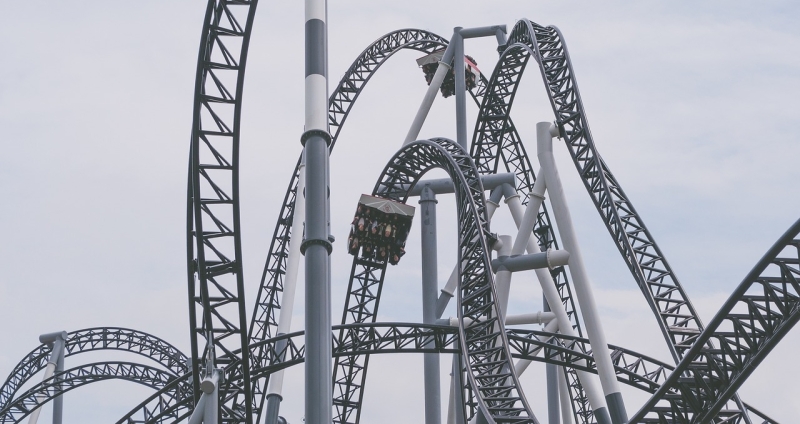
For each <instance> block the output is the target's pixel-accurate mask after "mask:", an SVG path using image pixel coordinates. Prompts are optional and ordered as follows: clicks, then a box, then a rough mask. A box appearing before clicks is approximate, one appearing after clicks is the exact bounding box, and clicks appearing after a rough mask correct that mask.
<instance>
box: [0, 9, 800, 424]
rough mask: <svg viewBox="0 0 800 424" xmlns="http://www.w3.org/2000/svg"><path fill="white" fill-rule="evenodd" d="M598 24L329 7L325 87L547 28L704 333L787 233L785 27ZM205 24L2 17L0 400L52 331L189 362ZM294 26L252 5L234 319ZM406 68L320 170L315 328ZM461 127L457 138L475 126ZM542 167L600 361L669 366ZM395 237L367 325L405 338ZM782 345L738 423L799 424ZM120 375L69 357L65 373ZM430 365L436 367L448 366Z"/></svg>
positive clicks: (794, 207)
mask: <svg viewBox="0 0 800 424" xmlns="http://www.w3.org/2000/svg"><path fill="white" fill-rule="evenodd" d="M294 3H298V4H294ZM598 3H599V2H585V1H584V2H554V1H539V2H531V1H510V2H503V3H501V2H493V1H488V0H485V1H483V2H478V1H472V0H469V1H458V2H456V1H440V2H431V1H416V0H414V1H410V0H409V1H402V2H399V1H398V2H375V1H366V0H358V1H357V0H342V1H334V2H331V3H330V6H329V46H330V54H329V57H330V63H329V67H330V86H331V88H333V87H335V83H336V82H337V81H338V79H339V78H340V76H341V75H342V74H343V73H344V71H345V70H346V69H347V68H348V67H349V65H350V63H351V62H352V61H353V59H355V58H356V57H357V56H358V54H359V53H360V52H361V51H362V50H363V49H364V48H365V47H367V46H368V45H369V44H370V43H371V42H372V41H374V40H375V39H377V38H379V37H380V36H381V35H383V34H385V33H387V32H390V31H392V30H395V29H400V28H421V29H426V30H430V31H433V32H436V33H438V34H440V35H442V36H445V37H448V38H449V36H450V35H451V34H452V28H453V27H454V26H463V27H472V26H484V25H493V24H501V23H505V24H508V25H509V28H510V27H511V25H513V23H514V22H515V21H516V20H517V19H519V18H523V17H525V18H529V19H531V20H532V21H534V22H537V23H540V24H545V25H556V26H558V27H559V28H560V29H561V30H562V32H563V34H564V37H565V39H566V41H567V43H568V46H569V51H570V55H571V58H572V61H573V67H574V70H575V73H576V76H577V79H578V81H579V84H580V90H581V95H582V98H583V101H584V106H585V108H586V112H587V115H588V121H589V124H590V126H591V129H592V133H593V135H594V138H595V142H596V143H597V148H598V150H599V152H600V153H601V155H602V156H603V158H604V159H605V161H606V163H607V164H608V165H609V167H610V168H611V170H612V171H613V172H614V175H615V176H616V177H617V179H618V181H619V182H620V184H621V185H622V186H623V187H624V189H625V191H626V193H627V194H628V197H629V198H630V200H631V201H632V203H633V204H634V205H635V206H636V208H637V211H638V212H639V213H640V215H641V216H642V217H643V219H644V222H645V223H646V224H647V226H648V228H649V229H650V230H651V232H652V234H653V236H654V237H655V239H656V240H657V241H658V243H659V246H660V247H661V249H662V251H663V252H664V254H665V255H666V257H667V258H668V260H669V262H670V264H671V265H672V267H673V269H674V271H675V272H676V274H677V276H678V278H679V280H680V281H681V283H682V284H683V286H684V288H685V289H686V291H687V293H688V294H689V296H690V298H691V299H692V301H693V303H694V305H695V306H696V307H697V309H698V310H699V312H700V314H701V317H702V318H703V320H704V321H705V322H708V321H709V320H710V319H711V317H712V316H713V315H714V313H715V312H716V311H717V309H718V308H719V307H720V305H721V304H722V303H723V302H724V301H725V299H726V298H727V297H728V295H729V294H730V293H731V292H732V291H733V290H734V288H735V287H736V286H737V285H738V284H739V282H741V279H742V278H743V277H744V275H745V274H746V273H747V272H748V271H749V270H750V268H751V267H752V266H753V265H755V263H756V262H757V261H758V260H759V259H760V257H761V256H762V255H763V253H764V252H765V251H766V250H767V249H768V248H769V247H770V246H771V245H772V243H773V242H774V241H775V240H776V239H777V238H778V237H779V236H780V235H781V234H782V233H783V232H784V231H785V230H786V229H787V228H788V227H789V226H790V225H791V224H792V223H793V222H794V221H795V220H796V219H798V217H799V215H800V214H799V213H798V212H800V197H798V195H797V194H798V192H797V183H796V182H797V178H798V173H799V172H800V170H798V169H797V167H796V162H797V159H796V158H798V157H800V143H798V136H797V128H798V126H800V112H798V109H797V107H796V106H795V101H794V100H795V99H796V98H797V97H798V96H799V95H800V6H797V5H796V4H795V3H794V2H790V1H783V2H758V3H753V2H744V1H725V2H723V1H712V2H704V3H703V4H701V5H698V4H697V3H696V2H688V1H677V2H635V3H634V2H621V1H610V2H603V3H602V5H600V4H598ZM204 11H205V4H204V2H200V1H193V2H192V1H169V2H166V1H137V2H107V1H106V2H101V1H85V2H79V3H78V2H55V1H51V2H41V1H28V2H7V4H4V16H5V19H4V20H3V24H2V25H0V36H2V39H3V40H4V42H2V43H0V57H2V64H3V66H2V67H0V134H1V135H0V143H1V145H2V149H3V154H2V155H0V196H2V198H3V199H4V200H3V202H2V207H0V220H2V222H4V223H5V226H6V230H5V231H4V232H3V235H2V237H0V323H2V324H0V340H2V342H0V381H3V380H4V379H5V376H7V375H8V373H9V372H10V371H11V369H12V368H13V367H14V366H15V365H16V364H17V362H18V361H19V360H20V359H21V358H22V357H23V356H24V355H25V354H26V353H27V352H29V351H30V350H32V349H33V348H35V347H36V346H37V344H38V341H37V337H38V335H39V334H41V333H46V332H52V331H58V330H66V331H75V330H79V329H83V328H87V327H94V326H122V327H128V328H135V329H138V330H142V331H146V332H149V333H152V334H155V335H157V336H160V337H162V338H164V339H166V340H168V341H170V342H172V343H174V344H175V345H177V346H178V347H180V348H181V349H183V350H184V352H188V350H189V349H188V344H189V343H188V340H189V339H188V320H187V305H186V304H187V300H186V299H187V295H186V288H185V284H186V283H185V281H186V276H185V269H186V268H185V260H186V252H185V246H186V242H185V215H186V199H185V195H186V165H187V160H188V150H189V149H188V147H189V135H190V129H191V114H192V94H193V87H194V79H193V78H194V72H195V67H196V60H197V50H198V43H199V41H200V30H201V27H202V19H203V14H204ZM303 23H304V17H303V8H302V3H301V2H267V1H262V2H261V4H260V6H259V11H258V15H257V18H256V21H255V29H254V33H253V38H252V41H251V47H250V56H249V60H248V71H247V79H246V85H245V95H244V109H243V110H244V112H243V120H242V145H241V155H242V157H241V167H242V169H241V175H242V183H241V184H242V185H241V187H242V200H241V202H242V227H243V247H244V258H243V263H244V269H245V279H246V280H245V281H246V286H247V293H246V296H247V301H248V303H250V304H251V303H252V302H253V301H254V300H255V296H256V292H257V287H258V284H259V280H260V276H261V272H262V269H263V264H264V260H265V258H266V252H267V249H268V247H269V243H270V237H271V235H272V232H273V229H274V225H275V221H276V218H277V214H278V211H279V208H280V202H281V201H282V200H283V196H284V192H285V190H286V185H287V184H288V182H289V177H290V173H291V172H292V168H293V167H294V164H295V161H296V159H297V156H298V155H299V153H300V150H301V145H300V142H299V137H300V134H301V132H302V126H303V104H302V102H303V100H302V99H303V94H302V93H303V91H302V90H303V88H302V87H303V50H302V49H303V38H302V37H303V32H302V28H303ZM495 48H496V45H495V44H494V41H493V40H492V39H488V40H469V42H468V43H467V46H466V52H467V53H468V54H470V55H472V56H474V57H475V59H476V60H477V62H478V65H479V66H480V67H481V69H482V70H483V71H484V72H486V73H490V72H491V70H492V68H493V65H494V62H495V60H496V58H497V53H496V50H495ZM418 56H419V54H416V53H410V52H402V53H399V54H397V55H396V57H394V58H392V59H391V60H390V61H389V62H388V63H387V64H386V65H385V66H384V67H383V68H381V70H380V72H378V74H377V75H376V76H375V77H374V78H373V80H372V81H370V83H369V84H368V87H367V88H366V89H365V91H364V93H363V94H362V96H361V98H360V99H359V102H358V104H357V105H356V106H355V108H354V110H353V113H352V114H351V117H350V118H349V120H348V123H347V124H346V128H345V129H344V130H343V131H342V134H341V137H340V142H339V144H337V148H336V151H335V152H334V154H333V156H332V159H331V172H332V201H333V206H332V208H333V211H332V212H333V225H334V227H333V232H334V235H335V236H336V237H337V239H338V240H340V241H339V242H338V243H336V246H335V253H334V257H333V258H334V259H333V260H334V265H333V266H334V270H333V273H334V281H333V292H334V305H333V310H334V321H338V319H339V317H340V311H341V305H342V299H343V296H344V291H345V289H346V285H347V281H346V280H347V275H348V273H349V270H350V263H349V260H348V256H347V255H346V254H345V253H344V244H343V243H342V242H341V241H342V240H345V239H346V236H347V231H348V227H347V224H348V223H349V221H350V219H351V218H350V217H351V216H352V213H353V211H354V209H355V205H356V202H357V199H358V195H359V194H360V193H364V192H369V191H370V190H371V189H372V186H373V185H374V181H375V179H376V178H377V177H378V175H379V172H380V170H381V169H382V168H383V166H384V165H385V163H386V161H387V160H388V159H389V158H390V157H391V155H392V154H393V153H394V152H395V151H396V149H397V148H398V147H399V145H400V143H401V141H402V139H403V138H404V136H405V134H406V132H407V129H408V125H409V124H410V122H411V120H412V118H413V116H414V113H415V111H416V108H417V106H418V105H419V101H420V100H421V98H422V95H423V93H424V90H425V83H424V78H423V74H422V72H421V71H420V70H419V69H418V68H417V66H416V63H415V62H414V59H416V58H417V57H418ZM469 108H470V110H469V111H468V114H469V117H470V118H471V119H474V117H475V114H476V110H475V109H476V108H475V107H474V106H473V105H472V104H470V105H469ZM453 110H454V101H453V98H448V99H442V98H438V99H437V101H436V103H435V105H434V110H433V111H432V114H431V118H430V120H429V122H428V123H427V124H426V126H425V128H424V129H423V131H422V134H421V137H424V138H428V137H434V136H444V137H449V138H455V126H454V120H453V117H454V112H453ZM513 116H514V119H515V122H516V123H517V126H518V127H519V129H520V132H521V135H522V138H523V140H525V142H526V147H527V149H528V152H529V153H530V154H531V155H533V152H534V151H535V148H534V135H535V133H534V126H535V123H536V122H540V121H552V120H553V116H552V112H551V111H550V109H549V104H548V102H547V99H546V97H545V95H544V90H543V88H542V84H541V78H540V76H539V75H538V73H537V71H536V69H535V68H533V67H529V69H528V72H527V74H526V77H525V78H524V80H523V82H522V85H521V88H520V94H519V95H518V96H517V100H516V103H515V107H514V113H513ZM469 131H470V132H471V131H472V124H470V128H469ZM555 150H556V156H557V159H558V165H559V167H560V173H561V175H562V178H564V180H565V181H564V184H565V187H566V190H567V196H568V199H569V201H570V207H571V208H572V215H573V219H574V220H575V225H576V227H577V232H578V237H579V239H580V242H581V244H582V246H583V251H584V255H585V256H586V261H587V268H588V270H589V273H590V275H591V276H592V281H593V284H594V287H595V292H596V295H597V297H598V305H599V306H600V309H601V313H602V314H603V325H604V328H605V330H606V333H607V335H608V339H609V341H610V342H611V343H613V344H618V345H624V346H626V347H630V348H632V349H634V350H637V351H641V352H644V353H648V354H650V355H652V356H655V357H656V358H659V359H662V360H665V361H668V360H669V355H668V353H667V351H666V348H665V345H664V342H663V340H662V338H661V336H660V332H659V331H658V329H657V327H656V324H655V320H654V318H653V317H652V314H651V313H650V311H649V309H648V308H647V306H646V305H645V302H644V299H643V298H642V295H641V293H640V292H639V291H638V289H637V288H636V285H635V283H634V281H633V278H632V277H631V275H630V274H629V273H628V271H627V270H626V268H625V266H624V264H623V262H622V260H621V258H620V257H619V254H618V253H617V251H616V249H615V247H614V246H613V244H612V242H611V239H610V237H609V236H608V232H607V231H606V229H605V227H604V226H603V223H602V220H601V219H600V218H599V217H598V215H597V212H596V211H595V209H594V206H593V205H592V203H591V201H590V198H589V196H588V195H587V194H586V192H585V190H584V188H583V185H582V183H581V182H580V180H579V179H578V177H577V175H576V173H575V168H574V165H573V164H572V162H571V160H570V159H569V157H568V154H567V151H566V149H565V148H564V146H563V144H558V142H557V144H556V146H555ZM532 161H533V157H532ZM534 163H535V161H534ZM537 168H538V166H537ZM440 197H441V198H440V206H439V207H440V212H439V214H440V215H439V216H440V222H442V224H441V230H442V232H441V233H440V234H439V247H440V249H441V250H442V253H441V254H440V267H439V270H440V275H441V278H442V280H445V279H446V277H447V275H448V274H449V271H450V269H451V267H452V265H453V263H454V262H455V249H456V244H455V223H454V222H453V221H454V220H453V219H452V218H450V217H452V216H455V215H454V207H453V204H452V202H451V200H450V199H448V198H446V196H440ZM409 203H410V204H414V205H416V201H414V200H412V201H410V202H409ZM415 225H417V226H418V224H415ZM493 228H494V229H495V231H498V232H500V233H511V231H512V228H511V224H510V220H509V218H508V213H507V211H505V210H504V209H501V210H500V211H498V220H497V222H496V223H493ZM412 232H413V234H412V237H411V239H410V240H409V246H410V248H409V254H408V255H407V256H406V258H404V260H403V263H401V265H400V266H398V267H396V268H392V269H391V270H390V273H389V275H388V277H387V285H386V289H385V290H384V300H382V302H381V305H382V306H381V317H380V318H381V320H386V321H390V320H391V321H418V320H420V318H421V309H420V300H419V297H420V293H419V291H420V289H419V283H418V281H419V271H418V266H419V253H418V250H417V249H415V248H414V247H411V246H417V244H415V243H418V231H412ZM514 281H515V284H514V288H513V290H515V295H514V299H515V300H514V302H512V305H511V308H512V309H513V310H514V311H519V312H522V311H535V310H538V308H539V305H540V302H541V294H540V292H539V290H538V285H537V283H536V282H535V280H534V279H532V278H531V277H530V276H527V275H522V276H520V277H516V276H515V280H514ZM517 290H518V291H517ZM300 296H302V292H300V293H298V300H299V299H302V297H300ZM448 313H455V310H454V309H452V308H451V310H449V311H448ZM302 317H303V314H302V302H299V304H298V308H296V309H295V319H294V322H293V328H294V329H301V328H302ZM799 332H800V330H795V332H794V333H790V334H789V336H787V337H786V339H785V340H784V341H783V342H782V343H781V345H780V346H778V347H777V348H776V349H775V350H774V351H773V352H772V353H771V354H770V356H769V358H768V359H767V360H766V361H764V363H763V364H762V365H761V366H760V368H759V369H758V370H757V371H756V372H755V373H754V374H753V375H752V376H751V377H750V379H749V380H748V381H747V383H745V385H744V386H743V387H742V389H741V390H740V394H741V395H742V397H743V399H744V400H745V401H746V402H748V403H751V404H753V405H754V406H756V407H757V408H759V409H762V410H763V411H765V412H767V413H768V414H770V415H771V416H773V418H775V419H777V420H779V421H781V422H785V423H787V422H794V421H796V418H795V417H796V416H798V414H800V406H798V405H797V403H796V401H795V400H796V399H797V397H798V396H800V389H797V388H796V384H794V383H795V382H796V381H797V380H798V379H800V370H798V369H796V368H794V367H793V366H792V365H784V364H793V363H794V362H795V361H794V358H795V357H796V353H795V352H796V351H797V349H799V348H800V335H798V333H799ZM122 357H123V356H120V355H118V354H111V353H103V354H98V355H84V356H83V357H79V356H76V357H72V358H69V359H68V360H67V366H68V367H71V366H75V365H78V364H80V363H84V362H91V361H99V360H107V359H112V358H113V359H119V358H122ZM442 363H443V364H447V365H443V368H446V367H447V366H449V358H444V359H443V361H442ZM371 364H373V365H375V366H374V369H373V372H372V373H371V374H370V375H371V377H370V380H369V381H368V392H369V393H368V394H367V397H366V402H367V403H366V406H365V408H366V409H365V412H364V415H363V418H364V420H365V422H387V423H394V422H397V423H400V422H409V421H412V422H413V421H417V422H418V421H421V420H422V412H421V399H422V396H421V389H422V381H421V378H420V377H421V371H420V370H421V357H419V356H418V355H405V356H398V355H394V356H391V357H390V356H386V357H380V358H378V357H376V358H375V359H374V360H373V361H371ZM398 364H400V365H398ZM296 368H297V369H295V370H293V371H292V372H291V373H290V374H289V375H290V376H291V378H289V379H288V381H287V389H286V390H287V391H286V398H287V400H286V403H285V406H284V409H283V411H282V412H283V414H284V415H285V416H286V417H287V418H288V419H289V421H290V422H292V423H295V424H296V423H300V422H302V421H301V417H302V391H301V390H302V388H301V385H300V382H299V381H298V380H299V379H300V376H302V367H296ZM533 368H541V367H532V369H533ZM443 371H444V370H443ZM542 375H543V372H541V370H540V369H539V370H532V371H531V372H530V373H529V374H526V376H525V377H524V379H523V382H524V383H525V385H526V386H525V387H526V388H525V390H526V393H527V396H528V398H529V399H531V402H532V404H533V405H534V406H535V407H536V408H538V409H537V412H538V414H539V416H540V418H541V417H544V416H545V414H544V411H543V410H542V409H541V406H542V402H541V398H542V395H541V394H542V390H543V387H544V386H543V384H542V382H541V381H538V380H539V379H541V376H542ZM40 378H41V377H36V380H39V379H40ZM133 386H135V385H133V384H131V383H122V382H109V383H99V384H94V385H92V386H88V387H84V388H81V389H78V390H76V391H74V392H71V393H69V394H68V395H67V396H66V406H65V408H66V409H65V413H66V417H67V419H66V422H109V421H115V420H116V419H117V418H118V417H119V416H121V415H123V414H124V413H125V412H127V411H128V410H129V409H130V408H131V407H133V406H134V405H136V404H138V402H139V401H140V400H141V399H142V398H144V397H145V396H147V394H148V393H149V391H148V389H146V388H140V387H133ZM443 386H445V385H443ZM623 394H624V395H625V397H626V402H627V404H628V410H629V411H628V412H629V414H630V415H632V414H633V413H634V412H635V411H636V410H637V409H638V406H639V405H640V404H641V403H642V402H643V401H644V399H646V396H643V395H642V394H640V393H636V391H635V390H627V389H626V391H625V392H623ZM409 404H411V405H417V406H416V407H413V408H406V406H407V405H409ZM398 405H403V407H402V408H401V407H400V406H398ZM401 411H402V413H401ZM43 419H48V420H49V413H47V415H45V416H44V417H43Z"/></svg>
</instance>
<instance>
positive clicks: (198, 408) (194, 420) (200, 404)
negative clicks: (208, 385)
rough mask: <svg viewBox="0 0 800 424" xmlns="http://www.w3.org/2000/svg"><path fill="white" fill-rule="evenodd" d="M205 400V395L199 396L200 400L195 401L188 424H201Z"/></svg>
mask: <svg viewBox="0 0 800 424" xmlns="http://www.w3.org/2000/svg"><path fill="white" fill-rule="evenodd" d="M206 398H207V396H206V395H205V393H204V394H202V395H200V400H198V401H197V405H195V406H194V411H192V415H191V416H190V417H189V424H201V423H202V422H203V415H204V414H205V410H206Z"/></svg>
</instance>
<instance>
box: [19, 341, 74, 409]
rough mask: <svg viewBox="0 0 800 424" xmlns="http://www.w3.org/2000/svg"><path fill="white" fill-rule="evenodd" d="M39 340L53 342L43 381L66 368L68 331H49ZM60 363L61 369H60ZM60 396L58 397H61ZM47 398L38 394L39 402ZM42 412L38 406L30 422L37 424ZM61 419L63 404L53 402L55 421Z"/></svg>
mask: <svg viewBox="0 0 800 424" xmlns="http://www.w3.org/2000/svg"><path fill="white" fill-rule="evenodd" d="M39 341H40V342H41V343H52V345H53V350H52V351H51V353H50V358H48V360H47V366H45V368H44V377H43V378H42V381H47V380H48V379H49V378H51V377H52V376H53V375H54V374H55V372H56V371H63V370H64V345H65V343H66V341H67V332H66V331H59V332H56V333H48V334H42V335H41V336H39ZM59 365H60V368H61V369H60V370H58V368H59ZM60 398H61V396H59V397H58V398H57V399H60ZM45 399H46V396H44V395H41V396H37V399H36V400H37V403H39V404H41V403H42V402H44V401H45ZM41 413H42V407H41V406H39V407H38V408H36V409H34V410H33V412H31V414H30V416H29V418H28V424H36V422H37V421H39V414H41ZM60 419H61V405H60V404H55V403H54V404H53V421H56V420H60Z"/></svg>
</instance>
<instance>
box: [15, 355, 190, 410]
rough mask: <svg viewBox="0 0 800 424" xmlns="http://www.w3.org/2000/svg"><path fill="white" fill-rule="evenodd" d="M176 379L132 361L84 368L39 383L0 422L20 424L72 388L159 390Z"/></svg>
mask: <svg viewBox="0 0 800 424" xmlns="http://www.w3.org/2000/svg"><path fill="white" fill-rule="evenodd" d="M176 378H177V377H176V376H175V375H173V374H172V373H169V372H166V371H164V370H160V369H158V368H154V367H150V366H147V365H142V364H135V363H131V362H103V363H96V364H88V365H81V366H79V367H75V368H71V369H68V370H66V371H63V372H60V373H58V374H56V375H54V376H52V377H51V378H49V379H47V380H45V381H43V382H41V383H39V384H37V385H36V386H34V387H33V388H31V389H30V390H28V391H26V392H25V393H23V394H22V395H20V396H19V397H18V398H16V399H14V400H13V401H12V402H10V403H9V404H8V405H7V406H6V407H4V408H3V409H2V411H0V423H18V422H20V421H21V420H22V419H23V418H25V417H26V416H27V415H28V414H30V413H31V412H33V410H34V409H36V408H38V407H39V406H41V405H43V404H44V403H46V402H48V401H50V400H52V399H54V398H56V397H58V396H59V395H62V394H64V393H66V392H68V391H70V390H72V389H76V388H78V387H81V386H85V385H87V384H90V383H95V382H98V381H104V380H111V379H117V380H127V381H132V382H135V383H139V384H143V385H145V386H148V387H151V388H153V389H156V390H159V389H162V388H163V387H166V386H168V385H169V384H170V383H171V382H172V381H174V380H175V379H176Z"/></svg>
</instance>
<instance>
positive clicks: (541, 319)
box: [435, 311, 556, 327]
mask: <svg viewBox="0 0 800 424" xmlns="http://www.w3.org/2000/svg"><path fill="white" fill-rule="evenodd" d="M554 319H556V314H554V313H552V312H542V311H539V312H533V313H528V314H518V315H508V316H506V320H505V324H506V325H525V324H547V323H549V322H550V321H553V320H554ZM473 322H475V321H474V320H472V319H471V318H464V326H465V327H469V326H471V325H472V323H473ZM479 322H480V321H479ZM435 324H438V325H449V326H450V327H458V317H450V318H448V319H440V320H437V321H436V323H435Z"/></svg>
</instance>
